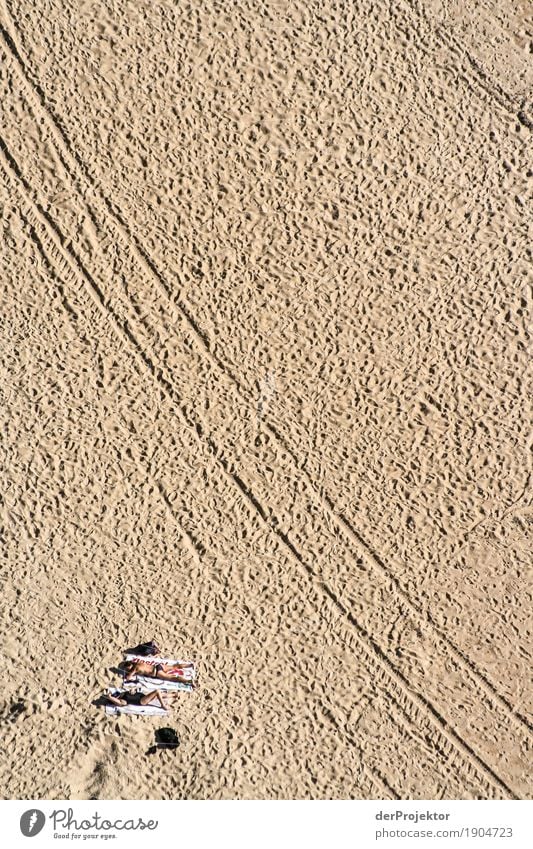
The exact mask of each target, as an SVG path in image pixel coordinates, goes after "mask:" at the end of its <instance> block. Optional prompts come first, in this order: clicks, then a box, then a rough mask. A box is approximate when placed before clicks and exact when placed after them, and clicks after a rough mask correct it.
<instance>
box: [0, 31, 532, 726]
mask: <svg viewBox="0 0 533 849" xmlns="http://www.w3.org/2000/svg"><path fill="white" fill-rule="evenodd" d="M13 26H15V24H14V23H13ZM0 35H1V37H2V39H3V41H4V44H5V48H6V49H7V51H8V52H9V53H11V55H12V57H13V59H14V64H15V67H16V68H17V69H18V72H19V74H20V75H21V78H22V83H23V86H24V87H25V89H26V94H27V96H28V98H29V100H30V102H31V103H32V104H33V106H34V108H35V109H36V110H37V112H40V113H41V115H42V117H43V119H44V120H45V121H46V124H47V126H48V130H49V132H50V134H51V136H52V137H53V139H54V140H55V143H56V146H57V153H58V156H59V159H60V161H61V164H62V166H63V168H64V169H65V172H66V174H67V175H68V177H69V178H70V180H71V181H72V182H73V184H74V186H75V187H76V180H75V178H74V176H73V174H72V169H73V170H74V171H75V172H76V173H77V175H78V177H80V178H81V179H82V180H83V181H84V182H85V183H86V185H87V186H88V187H89V189H90V191H91V192H93V193H94V195H95V196H97V197H98V198H99V199H100V201H101V202H102V203H103V204H104V206H105V208H106V209H107V213H108V215H109V216H110V218H111V220H112V222H113V224H114V226H115V227H116V229H117V230H118V232H119V233H120V235H121V237H122V238H123V240H124V241H125V242H126V244H129V245H130V248H131V251H132V253H133V255H134V256H135V258H136V260H137V262H138V263H139V265H140V266H141V268H142V269H143V270H144V271H145V273H147V274H148V275H149V276H150V277H151V278H152V279H153V280H154V282H155V284H156V287H157V290H158V291H159V292H160V293H161V294H162V295H163V296H164V297H165V298H166V299H168V300H169V301H170V303H171V304H172V305H174V306H175V307H176V308H177V309H178V310H179V312H180V313H181V315H182V317H183V318H184V319H185V321H186V322H187V323H188V325H189V327H190V328H191V330H192V333H193V336H194V338H195V340H196V343H197V344H198V346H199V348H200V350H201V352H202V353H203V355H204V356H206V357H207V359H208V360H209V362H210V363H211V365H212V366H214V367H215V368H216V369H219V370H220V371H222V373H223V374H224V376H225V377H226V378H227V379H228V380H229V381H230V382H231V383H233V385H234V386H235V388H236V389H237V391H238V392H239V394H240V396H241V398H242V399H243V400H244V401H245V402H246V403H248V404H250V403H252V401H251V398H250V394H249V393H248V392H247V391H246V389H245V388H244V387H243V386H242V385H241V384H240V382H239V380H238V378H237V377H236V376H235V375H234V374H232V372H231V371H230V370H229V369H228V367H227V366H226V365H225V364H224V363H223V361H222V360H220V359H219V358H218V357H217V355H216V354H215V353H213V351H212V350H211V347H210V345H209V339H208V337H207V336H206V334H204V333H203V332H202V330H201V329H200V327H199V326H198V324H197V322H196V320H195V319H194V317H193V316H192V315H191V314H190V312H189V310H188V309H187V307H186V306H185V304H183V303H182V302H181V301H180V300H179V298H176V299H175V300H174V299H173V298H172V296H171V292H172V289H171V287H170V286H169V284H168V283H167V282H166V281H165V278H164V276H163V275H162V273H161V272H160V271H159V269H158V268H157V267H156V265H155V263H154V261H153V260H152V259H151V258H150V257H149V255H148V253H147V252H146V250H145V248H144V247H143V246H142V244H141V243H140V242H139V240H138V239H137V237H136V236H135V235H134V234H133V233H132V232H131V231H130V230H129V228H128V225H127V223H126V222H125V220H124V217H123V215H122V214H121V213H120V212H119V211H118V210H117V209H116V208H115V207H114V206H113V204H112V203H111V201H110V200H109V199H108V198H107V196H106V195H105V194H104V193H103V191H102V190H101V189H100V187H99V186H97V185H96V184H95V182H94V181H93V179H92V177H91V176H90V175H89V173H88V171H87V168H86V166H85V165H84V163H83V162H82V160H81V158H80V157H79V155H78V154H77V153H76V152H74V151H73V150H72V149H71V146H70V144H69V141H68V139H67V136H66V134H65V132H64V131H63V129H62V128H61V127H60V125H59V123H58V121H57V118H56V117H55V116H54V115H53V114H51V112H50V110H49V108H48V106H47V104H46V97H45V94H44V92H43V90H42V89H41V88H40V86H39V85H38V83H36V82H35V81H34V80H32V79H31V74H30V72H29V71H28V68H27V64H26V63H25V62H24V59H23V57H22V51H21V50H20V49H19V48H17V46H16V44H15V41H14V40H13V38H12V37H11V35H10V34H9V32H8V31H7V30H6V29H5V28H4V27H3V26H2V25H0ZM67 160H69V161H70V166H69V164H68V163H67ZM83 201H84V203H85V205H86V207H87V209H88V211H89V214H90V216H91V218H94V214H93V212H92V210H91V207H90V205H89V203H88V201H87V200H85V198H83ZM261 426H262V427H264V428H265V429H266V430H268V431H269V433H271V434H272V436H273V437H274V438H275V439H276V440H277V441H278V443H279V444H280V445H281V446H283V448H284V450H285V451H286V452H287V453H288V454H289V455H290V457H291V458H292V460H293V462H294V464H295V465H296V468H297V469H298V470H299V471H300V472H301V473H302V475H303V477H304V478H305V481H306V483H307V486H308V487H309V491H310V494H311V497H312V498H313V500H314V501H315V503H316V504H318V505H319V506H320V507H321V509H322V510H323V511H324V512H325V513H326V514H327V515H328V516H329V518H330V519H331V521H332V522H333V523H334V525H335V526H336V527H337V528H338V530H339V531H340V532H341V533H342V534H343V535H344V536H345V537H347V538H348V539H349V540H350V542H351V543H352V545H353V546H354V547H355V548H356V550H357V551H358V552H359V554H360V555H362V556H363V557H365V558H366V559H367V560H369V561H370V562H371V563H372V565H373V566H374V568H375V569H376V570H377V571H378V572H379V573H380V574H381V575H382V576H383V577H384V578H386V579H387V580H388V581H389V582H390V583H391V585H392V587H393V590H394V592H395V593H396V595H397V596H398V598H399V600H400V605H402V606H403V609H404V611H409V612H410V613H411V615H412V616H414V618H415V620H416V619H418V620H419V619H421V620H422V622H423V624H425V625H426V626H427V627H428V628H429V629H430V630H431V631H433V633H434V634H435V635H436V636H437V637H438V638H439V640H440V641H441V643H442V644H444V645H445V646H447V648H448V650H449V652H450V654H451V655H452V656H453V657H454V659H455V661H456V662H457V663H459V664H460V665H461V666H462V667H463V668H465V669H466V670H467V671H468V673H469V674H470V676H471V677H472V678H473V679H474V680H475V681H476V683H477V686H478V687H479V688H480V689H481V690H482V691H483V692H484V693H485V695H487V696H488V697H489V698H490V699H491V700H492V701H494V702H495V703H497V704H498V705H499V707H500V708H501V709H502V710H504V711H505V712H506V713H507V714H508V715H509V717H510V719H511V721H512V722H513V723H514V724H515V725H516V726H517V727H518V728H520V731H521V732H522V733H523V732H524V730H527V731H528V732H530V733H531V732H533V724H532V723H531V722H530V721H529V720H528V719H527V717H525V716H523V715H522V714H521V713H520V712H519V711H518V710H516V708H515V707H514V706H513V705H512V703H511V702H510V701H509V700H508V699H507V698H506V697H505V696H504V695H503V694H502V693H500V692H499V690H498V689H497V687H496V686H495V685H494V684H493V683H492V681H490V679H489V678H488V677H487V676H486V675H485V673H484V672H483V671H482V670H480V669H479V667H478V666H477V664H476V663H475V662H474V661H473V660H472V659H471V658H470V657H469V656H468V655H467V654H466V652H464V651H463V650H462V649H461V648H460V647H459V646H457V645H456V644H455V642H454V641H453V640H452V639H451V638H450V637H449V636H448V634H446V632H445V631H443V630H442V629H441V628H440V627H439V625H438V624H437V622H436V621H435V619H434V618H433V616H432V614H431V611H430V610H427V609H426V610H424V609H423V608H422V607H421V606H420V605H418V604H416V603H415V602H414V601H413V600H412V598H411V597H410V596H409V594H408V592H407V590H405V589H404V587H403V585H402V583H401V582H400V580H399V579H398V578H397V577H396V576H395V575H394V572H393V571H392V569H391V568H389V567H388V566H387V564H386V563H385V562H384V561H383V560H382V558H381V557H380V556H379V555H378V553H377V552H375V551H374V550H373V548H372V547H371V546H370V545H369V543H368V542H367V541H366V540H365V539H364V538H363V537H362V535H361V534H360V533H359V532H358V531H357V529H356V528H355V527H354V526H353V524H352V523H351V522H350V521H349V520H348V519H347V518H346V517H345V516H343V515H342V514H339V513H337V512H336V509H335V505H334V502H333V500H332V498H331V497H330V496H329V495H328V494H327V493H326V492H324V493H323V494H321V493H320V492H317V490H316V487H315V484H314V482H313V481H312V480H311V478H310V476H309V473H308V472H307V471H306V470H305V468H304V467H303V466H302V464H301V462H300V461H299V460H298V457H297V456H296V454H295V453H294V451H293V449H292V448H291V446H290V445H289V444H288V443H287V442H286V441H285V439H284V437H283V436H282V435H281V434H280V432H279V431H278V430H277V428H276V427H275V426H274V425H272V424H271V423H270V422H268V421H267V420H265V419H262V420H261Z"/></svg>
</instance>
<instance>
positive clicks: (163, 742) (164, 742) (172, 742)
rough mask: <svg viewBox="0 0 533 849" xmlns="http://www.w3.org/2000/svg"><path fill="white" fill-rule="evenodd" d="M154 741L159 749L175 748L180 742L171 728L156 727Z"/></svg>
mask: <svg viewBox="0 0 533 849" xmlns="http://www.w3.org/2000/svg"><path fill="white" fill-rule="evenodd" d="M155 741H156V746H157V747H158V748H159V749H177V747H178V746H179V744H180V738H179V737H178V735H177V734H176V732H175V731H174V729H173V728H158V729H157V731H156V732H155Z"/></svg>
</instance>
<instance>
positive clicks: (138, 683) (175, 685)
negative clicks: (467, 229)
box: [123, 675, 194, 693]
mask: <svg viewBox="0 0 533 849" xmlns="http://www.w3.org/2000/svg"><path fill="white" fill-rule="evenodd" d="M123 686H124V688H125V689H131V688H133V689H137V690H141V691H142V692H143V693H151V692H152V690H162V691H163V692H167V693H176V692H183V693H192V691H193V690H194V687H193V684H192V681H191V683H190V684H189V683H184V682H183V681H161V679H160V678H149V677H148V676H147V675H137V677H136V678H135V679H134V680H133V681H124V685H123Z"/></svg>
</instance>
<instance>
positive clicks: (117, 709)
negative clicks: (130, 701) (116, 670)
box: [105, 687, 168, 716]
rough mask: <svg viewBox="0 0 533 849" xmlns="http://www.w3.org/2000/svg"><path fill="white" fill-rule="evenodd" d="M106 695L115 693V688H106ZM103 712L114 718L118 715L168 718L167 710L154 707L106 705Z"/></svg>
mask: <svg viewBox="0 0 533 849" xmlns="http://www.w3.org/2000/svg"><path fill="white" fill-rule="evenodd" d="M107 692H108V693H116V692H117V688H116V687H108V689H107ZM105 712H106V714H107V715H108V716H116V715H117V714H119V713H127V714H131V715H133V716H168V710H163V708H161V707H159V706H157V707H156V705H152V704H150V705H124V706H123V707H121V706H120V705H109V704H108V705H106V706H105Z"/></svg>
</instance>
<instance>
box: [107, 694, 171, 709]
mask: <svg viewBox="0 0 533 849" xmlns="http://www.w3.org/2000/svg"><path fill="white" fill-rule="evenodd" d="M105 698H106V699H107V701H109V702H111V704H112V705H115V706H116V707H126V706H127V705H137V706H139V707H144V706H145V705H150V704H152V703H153V702H155V701H158V702H159V705H156V707H161V708H162V709H163V710H166V709H167V706H166V704H165V702H164V701H163V697H162V696H161V693H160V692H159V690H152V692H151V693H129V692H128V691H127V690H116V691H115V692H114V693H113V694H111V693H106V694H105Z"/></svg>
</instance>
